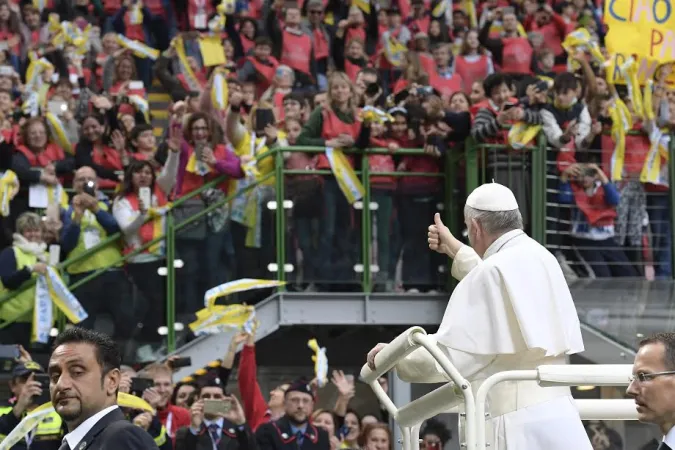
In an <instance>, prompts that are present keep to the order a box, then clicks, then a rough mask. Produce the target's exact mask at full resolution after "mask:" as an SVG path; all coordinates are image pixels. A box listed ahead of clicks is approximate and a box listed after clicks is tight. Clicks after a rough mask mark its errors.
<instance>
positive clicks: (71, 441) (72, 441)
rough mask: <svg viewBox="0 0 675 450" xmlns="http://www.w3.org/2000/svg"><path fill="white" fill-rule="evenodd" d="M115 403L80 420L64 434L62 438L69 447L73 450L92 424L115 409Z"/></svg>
mask: <svg viewBox="0 0 675 450" xmlns="http://www.w3.org/2000/svg"><path fill="white" fill-rule="evenodd" d="M117 408H118V406H117V405H112V406H108V407H107V408H106V409H104V410H102V411H99V412H97V413H96V414H94V415H93V416H91V417H90V418H88V419H87V420H85V421H84V422H82V423H81V424H80V425H78V427H77V428H75V429H74V430H73V431H71V432H70V433H68V434H66V435H65V436H64V437H63V439H65V440H66V441H67V442H68V446H69V447H70V449H71V450H75V449H76V448H77V446H78V444H79V443H80V441H81V440H82V439H84V437H85V436H86V435H87V433H89V430H91V429H92V428H93V427H94V425H96V424H97V423H98V421H99V420H101V419H102V418H103V417H104V416H106V415H107V414H108V413H109V412H112V411H114V410H115V409H117Z"/></svg>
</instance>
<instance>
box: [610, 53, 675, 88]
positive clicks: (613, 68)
mask: <svg viewBox="0 0 675 450" xmlns="http://www.w3.org/2000/svg"><path fill="white" fill-rule="evenodd" d="M610 53H611V55H612V56H611V58H610V59H609V61H608V62H607V64H608V66H607V81H609V82H610V83H612V84H626V80H625V79H624V77H623V75H621V66H623V65H624V64H625V63H626V61H628V60H629V59H630V58H631V57H632V58H634V59H635V60H636V61H637V78H638V83H640V86H644V85H645V83H646V82H647V80H653V79H654V76H655V75H656V70H657V69H658V68H659V66H660V65H661V63H660V62H659V61H658V60H656V59H653V58H650V57H648V56H639V55H631V54H629V53H627V52H626V53H624V52H620V51H619V52H610ZM666 84H668V86H671V87H673V86H675V71H674V72H673V73H671V74H670V76H669V77H668V79H667V80H666Z"/></svg>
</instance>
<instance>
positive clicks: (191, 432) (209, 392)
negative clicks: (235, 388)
mask: <svg viewBox="0 0 675 450" xmlns="http://www.w3.org/2000/svg"><path fill="white" fill-rule="evenodd" d="M207 402H221V403H226V404H227V405H228V408H229V409H228V410H227V412H223V413H213V412H211V411H209V409H208V408H207V405H206V403H207ZM190 415H191V421H190V426H189V427H183V428H181V429H179V430H178V433H176V447H175V448H176V449H180V450H225V449H227V450H255V448H256V444H255V436H254V435H253V431H252V430H251V427H249V426H248V424H247V423H246V416H245V415H244V409H243V408H242V407H241V404H240V403H239V400H238V399H237V398H236V397H235V396H234V395H227V394H226V392H225V389H224V388H223V385H222V384H221V382H220V379H219V378H218V377H212V378H208V379H207V380H206V381H205V382H204V385H203V386H201V388H200V389H199V393H198V400H197V401H195V402H194V403H193V404H192V406H191V407H190Z"/></svg>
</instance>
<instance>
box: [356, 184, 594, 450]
mask: <svg viewBox="0 0 675 450" xmlns="http://www.w3.org/2000/svg"><path fill="white" fill-rule="evenodd" d="M464 217H465V223H466V226H467V228H468V234H469V241H470V243H471V246H468V245H464V244H463V243H461V242H460V241H459V240H458V239H456V238H455V237H454V236H453V235H452V233H450V230H449V229H448V228H447V227H446V226H445V225H443V222H442V221H441V218H440V215H439V214H436V215H435V217H434V223H433V225H431V226H430V227H429V233H428V242H429V248H431V249H432V250H435V251H437V252H439V253H442V254H446V255H448V256H449V257H451V258H453V260H454V261H453V264H452V275H453V276H454V277H455V278H456V279H457V280H459V284H458V285H457V287H456V288H455V290H454V291H453V293H452V296H451V297H450V301H449V302H448V306H447V308H446V311H445V315H444V317H443V320H442V322H441V325H440V327H439V329H438V332H437V333H436V334H433V335H431V337H432V339H434V340H435V341H436V342H437V343H438V347H439V348H440V349H441V351H443V352H444V353H445V354H446V356H448V358H449V359H450V361H451V362H452V363H453V364H454V365H455V367H456V368H457V370H458V371H459V372H460V373H461V374H462V376H464V377H465V378H466V379H468V380H469V381H470V382H471V386H472V388H473V390H474V391H476V390H477V389H478V388H479V387H480V385H481V383H482V382H483V381H484V380H485V379H486V378H488V377H490V376H491V375H494V374H495V373H498V372H503V371H508V370H527V369H535V368H537V367H538V366H540V365H544V364H546V365H551V364H567V363H568V355H571V354H575V353H580V352H582V351H583V350H584V345H583V342H582V338H581V328H580V325H579V318H578V316H577V311H576V308H575V306H574V302H573V300H572V296H571V294H570V291H569V288H568V286H567V283H566V282H565V278H564V276H563V273H562V270H561V269H560V266H559V265H558V262H557V260H556V259H555V257H554V256H553V255H552V254H551V253H549V252H548V250H546V249H545V248H544V247H543V246H542V245H540V244H539V243H538V242H536V241H535V240H533V239H531V238H530V237H528V236H527V235H526V234H525V232H524V231H523V219H522V216H521V214H520V211H519V209H518V203H517V201H516V198H515V196H514V195H513V192H511V190H510V189H509V188H507V187H505V186H502V185H501V184H497V183H488V184H484V185H482V186H480V187H478V188H476V189H475V190H474V191H473V192H472V193H471V195H469V197H468V198H467V200H466V206H465V207H464ZM382 348H384V344H379V345H378V346H376V347H375V348H374V349H373V350H371V352H370V353H369V354H368V364H369V366H370V367H371V368H374V367H375V355H377V353H378V352H379V351H380V350H381V349H382ZM396 369H397V372H398V376H399V377H400V378H401V379H402V380H404V381H408V382H416V383H437V382H446V381H449V380H450V379H449V377H448V376H447V375H446V374H445V372H444V371H443V369H442V368H441V367H440V365H437V363H436V362H435V360H434V359H433V358H432V357H431V355H430V354H429V353H428V352H427V351H426V350H424V349H418V350H416V351H414V352H412V353H411V354H410V355H408V356H407V357H406V358H405V359H403V360H401V361H400V362H399V364H398V365H397V366H396ZM490 392H491V393H490V394H489V395H488V399H487V405H488V406H487V411H486V412H487V413H489V419H488V420H487V424H486V437H485V439H486V442H487V443H489V445H490V448H491V449H497V450H505V449H507V448H509V449H511V448H517V449H539V448H546V449H547V450H568V449H575V450H591V449H592V447H591V443H590V441H589V439H588V435H587V434H586V432H585V431H584V427H583V425H582V423H581V419H580V418H579V413H578V411H577V409H576V407H575V405H574V403H573V399H572V396H571V393H570V389H569V387H551V388H542V387H540V386H539V385H538V384H537V383H536V382H535V381H518V382H509V383H501V384H499V385H497V386H496V387H494V388H493V389H492V390H491V391H490ZM461 398H462V397H461V395H460V396H459V397H457V403H459V402H461ZM454 405H455V403H453V404H448V409H450V408H452V407H453V406H454Z"/></svg>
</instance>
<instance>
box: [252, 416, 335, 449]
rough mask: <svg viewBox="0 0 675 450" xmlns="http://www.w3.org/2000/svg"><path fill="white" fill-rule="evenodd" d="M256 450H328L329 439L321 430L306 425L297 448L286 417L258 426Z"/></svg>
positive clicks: (324, 431)
mask: <svg viewBox="0 0 675 450" xmlns="http://www.w3.org/2000/svg"><path fill="white" fill-rule="evenodd" d="M256 439H257V441H258V450H330V438H329V437H328V433H327V432H326V430H324V429H323V428H318V427H315V426H314V425H312V424H310V423H308V424H307V429H306V430H305V437H304V439H303V440H302V446H300V447H299V448H298V444H297V442H296V441H295V436H294V435H293V431H291V422H290V421H289V420H288V418H287V417H286V416H284V417H282V418H281V419H279V420H277V421H275V422H269V423H265V424H262V425H260V427H259V428H258V429H257V430H256Z"/></svg>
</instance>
